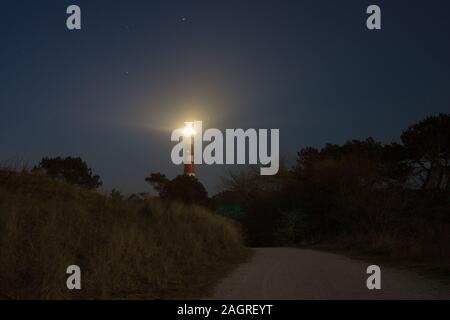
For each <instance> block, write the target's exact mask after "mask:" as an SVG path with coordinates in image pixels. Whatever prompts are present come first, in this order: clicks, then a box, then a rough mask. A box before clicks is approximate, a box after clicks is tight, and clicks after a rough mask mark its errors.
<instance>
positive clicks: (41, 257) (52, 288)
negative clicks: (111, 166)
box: [0, 159, 247, 299]
mask: <svg viewBox="0 0 450 320" xmlns="http://www.w3.org/2000/svg"><path fill="white" fill-rule="evenodd" d="M60 160H61V159H59V160H58V161H55V163H56V164H58V166H60V165H61V161H60ZM45 163H47V164H48V163H49V161H48V160H47V161H46V162H44V164H45ZM66 163H71V164H73V163H79V161H75V162H74V161H73V159H70V161H68V162H66ZM62 167H64V165H63V166H62ZM70 167H73V166H70ZM75 167H80V166H75ZM81 167H82V170H85V169H86V168H87V167H84V166H81ZM66 169H67V168H65V169H64V170H59V171H58V170H57V171H58V172H66V173H67V170H66ZM67 174H68V176H70V177H73V176H74V175H73V172H72V173H67ZM81 176H84V177H85V180H86V181H88V182H90V183H85V181H80V180H79V179H75V180H73V179H72V180H73V181H72V182H73V183H68V181H67V180H66V179H65V178H64V175H60V174H56V172H54V171H52V176H50V175H49V174H47V171H46V170H43V169H42V168H40V167H37V168H34V169H33V170H31V171H29V170H10V169H2V170H0V253H1V256H0V298H1V299H73V298H75V299H80V298H81V299H86V298H87V299H91V298H95V299H106V298H113V299H115V298H138V299H139V298H147V299H148V298H150V299H161V298H194V297H202V296H205V295H207V294H208V292H209V290H211V289H212V288H213V286H214V284H215V283H216V281H217V280H218V279H219V278H220V277H222V276H223V275H224V273H226V272H228V271H229V270H230V268H231V267H232V266H233V265H234V264H236V263H238V262H241V261H242V260H243V259H245V257H246V256H247V251H246V249H244V247H243V245H242V242H241V234H240V231H239V228H238V226H237V224H236V223H234V222H233V221H231V220H228V219H226V218H223V217H221V216H219V215H217V214H215V213H213V212H212V211H210V210H208V209H207V208H204V207H200V206H197V205H187V204H181V203H176V202H170V201H162V200H158V199H144V198H143V199H136V198H133V197H132V198H131V199H126V198H124V197H123V196H122V195H120V193H118V192H116V191H114V192H112V193H111V194H110V195H103V194H101V193H99V192H97V191H96V190H95V188H92V187H93V186H97V185H99V180H98V178H97V177H96V176H94V180H93V183H92V179H91V178H92V177H90V174H88V175H81ZM86 186H89V187H88V188H87V187H86ZM69 265H78V266H80V268H81V272H82V290H73V291H69V290H68V289H67V287H66V279H67V277H68V275H67V274H66V269H67V267H68V266H69Z"/></svg>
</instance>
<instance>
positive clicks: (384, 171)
mask: <svg viewBox="0 0 450 320" xmlns="http://www.w3.org/2000/svg"><path fill="white" fill-rule="evenodd" d="M400 138H401V139H400V140H401V143H391V144H382V143H380V142H377V141H375V140H374V139H373V138H368V139H366V140H363V141H359V140H352V141H349V142H347V143H345V144H343V145H336V144H327V145H326V146H325V147H323V148H322V149H316V148H311V147H307V148H303V149H301V150H300V151H299V152H298V158H297V161H296V164H295V165H294V166H293V167H292V168H286V167H284V168H282V169H281V170H280V172H279V173H278V174H277V175H276V176H273V177H262V176H260V175H259V171H257V170H253V169H248V170H245V171H241V172H238V173H230V174H229V175H228V176H227V177H226V178H225V181H224V182H225V183H224V185H225V191H224V192H222V193H220V194H218V195H216V196H215V197H214V200H215V203H216V206H217V207H218V208H223V207H226V206H228V207H230V206H231V205H232V204H234V205H235V206H238V207H239V208H240V209H241V210H242V214H238V215H235V216H237V219H238V220H240V221H241V223H242V225H243V226H244V229H245V230H246V234H247V242H248V244H250V245H254V246H262V245H299V244H324V245H332V246H333V247H339V248H347V249H348V248H350V249H358V250H364V251H367V252H372V253H380V254H388V255H391V256H404V257H408V258H427V257H448V256H450V197H449V196H450V181H449V180H450V167H449V165H450V116H449V115H447V114H440V115H438V116H433V117H428V118H426V119H424V120H423V121H421V122H419V123H417V124H415V125H412V126H410V127H409V128H407V129H406V130H405V131H404V132H403V133H402V135H401V137H400ZM235 209H236V207H235ZM225 211H226V210H225ZM231 211H233V210H231Z"/></svg>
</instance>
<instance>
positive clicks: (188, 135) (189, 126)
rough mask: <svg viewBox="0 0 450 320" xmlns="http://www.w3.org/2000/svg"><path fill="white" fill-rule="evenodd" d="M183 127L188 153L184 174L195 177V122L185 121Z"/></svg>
mask: <svg viewBox="0 0 450 320" xmlns="http://www.w3.org/2000/svg"><path fill="white" fill-rule="evenodd" d="M185 125H186V126H185V127H184V129H183V134H184V138H185V139H186V149H185V151H186V153H185V155H184V157H185V158H184V174H185V175H188V176H192V177H195V165H194V136H195V130H194V123H193V122H185Z"/></svg>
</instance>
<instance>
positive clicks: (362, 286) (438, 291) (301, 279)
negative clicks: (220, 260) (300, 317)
mask: <svg viewBox="0 0 450 320" xmlns="http://www.w3.org/2000/svg"><path fill="white" fill-rule="evenodd" d="M369 265H370V263H365V262H362V261H358V260H352V259H349V258H347V257H345V256H342V255H337V254H331V253H325V252H320V251H313V250H304V249H294V248H261V249H255V255H254V256H253V258H252V260H251V261H249V262H248V263H246V264H243V265H241V266H239V267H238V268H237V269H236V270H235V271H234V272H233V273H232V274H231V275H229V276H228V277H227V278H226V279H224V280H223V281H222V282H221V283H220V284H219V285H218V287H217V288H216V290H215V294H214V296H213V297H212V298H213V299H257V300H259V299H288V300H292V299H450V287H449V286H446V285H444V284H441V283H439V282H437V281H433V280H429V279H426V278H424V277H421V276H419V275H417V274H415V273H413V272H410V271H405V270H397V269H393V268H388V267H383V266H382V265H380V267H381V290H368V289H367V287H366V280H367V278H368V276H369V275H367V274H366V269H367V267H368V266H369Z"/></svg>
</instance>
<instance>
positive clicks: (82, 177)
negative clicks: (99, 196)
mask: <svg viewBox="0 0 450 320" xmlns="http://www.w3.org/2000/svg"><path fill="white" fill-rule="evenodd" d="M34 169H35V170H39V169H43V170H45V171H46V173H47V175H48V176H50V177H52V178H55V179H61V180H64V181H65V182H67V183H69V184H72V185H76V186H80V187H83V188H87V189H97V188H99V187H100V186H101V185H102V182H101V181H100V176H98V175H94V174H93V173H92V169H91V168H89V167H88V165H87V164H86V162H84V161H83V160H82V159H81V158H72V157H66V158H61V157H57V158H43V159H42V160H41V162H40V163H39V165H38V166H37V167H35V168H34Z"/></svg>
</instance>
